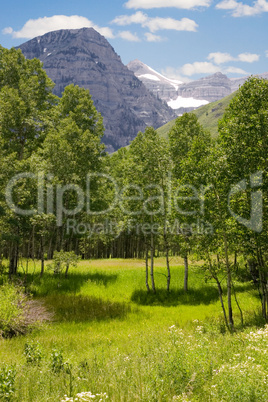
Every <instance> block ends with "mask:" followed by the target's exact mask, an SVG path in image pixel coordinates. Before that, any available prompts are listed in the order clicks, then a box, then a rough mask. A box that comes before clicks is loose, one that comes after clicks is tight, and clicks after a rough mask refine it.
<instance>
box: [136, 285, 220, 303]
mask: <svg viewBox="0 0 268 402" xmlns="http://www.w3.org/2000/svg"><path fill="white" fill-rule="evenodd" d="M218 298H219V295H218V291H217V289H215V288H213V287H209V286H204V287H202V288H200V289H189V290H188V292H185V291H184V290H183V289H176V290H171V291H170V292H167V291H166V289H157V290H156V293H155V294H154V293H153V292H147V291H146V290H135V292H133V293H132V296H131V301H133V302H134V303H136V304H140V305H143V306H178V305H180V304H188V305H199V304H210V303H212V302H214V301H216V300H218Z"/></svg>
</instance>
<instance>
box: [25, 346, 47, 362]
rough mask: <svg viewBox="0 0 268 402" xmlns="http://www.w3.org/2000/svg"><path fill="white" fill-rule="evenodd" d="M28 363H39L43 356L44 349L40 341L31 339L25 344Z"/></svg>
mask: <svg viewBox="0 0 268 402" xmlns="http://www.w3.org/2000/svg"><path fill="white" fill-rule="evenodd" d="M24 355H25V357H26V361H27V363H31V364H36V365H39V364H40V362H41V360H42V357H43V349H42V347H41V345H40V343H39V342H34V341H30V342H27V343H25V345H24Z"/></svg>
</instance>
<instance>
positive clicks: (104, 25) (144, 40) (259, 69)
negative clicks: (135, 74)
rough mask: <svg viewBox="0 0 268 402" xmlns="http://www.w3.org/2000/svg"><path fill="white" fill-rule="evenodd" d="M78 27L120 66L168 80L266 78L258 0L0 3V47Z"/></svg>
mask: <svg viewBox="0 0 268 402" xmlns="http://www.w3.org/2000/svg"><path fill="white" fill-rule="evenodd" d="M84 26H88V27H89V26H92V27H94V28H95V29H96V30H98V31H99V32H100V33H101V34H103V35H104V36H105V37H106V38H107V40H108V41H109V42H110V43H111V45H112V46H113V47H114V49H115V51H116V52H117V53H118V54H119V55H120V56H121V58H122V61H123V63H124V64H127V63H128V62H129V61H131V60H134V59H139V60H141V61H142V62H144V63H146V64H148V65H149V66H150V67H152V68H154V69H155V70H157V71H159V72H162V73H164V74H165V75H167V76H169V77H170V78H177V79H181V80H183V81H188V80H192V79H197V78H199V77H202V76H206V75H210V74H213V73H214V72H217V71H221V72H223V73H225V74H227V75H228V76H229V77H240V76H243V75H248V74H261V73H263V72H267V71H268V66H267V64H268V41H267V33H268V1H266V0H256V1H249V0H242V1H237V0H113V1H111V0H110V1H109V0H94V1H90V0H87V1H86V0H77V1H73V0H64V1H63V0H53V1H52V0H47V1H46V2H39V1H36V0H24V1H23V2H22V1H21V0H16V1H12V0H10V1H4V2H2V4H1V14H0V44H1V45H2V46H4V47H7V48H10V47H12V46H17V45H19V44H21V43H23V42H26V41H27V40H29V39H31V38H33V37H35V36H39V35H41V34H44V33H46V32H48V31H53V30H57V29H63V28H70V29H71V28H81V27H84Z"/></svg>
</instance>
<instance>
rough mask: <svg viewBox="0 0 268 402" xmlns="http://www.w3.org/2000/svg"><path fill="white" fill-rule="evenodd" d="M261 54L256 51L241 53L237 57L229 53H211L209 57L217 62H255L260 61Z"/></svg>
mask: <svg viewBox="0 0 268 402" xmlns="http://www.w3.org/2000/svg"><path fill="white" fill-rule="evenodd" d="M259 58H260V56H259V55H258V54H255V53H241V54H239V55H238V56H237V57H233V56H231V55H230V54H229V53H221V52H216V53H209V55H208V57H207V59H208V60H211V61H213V63H215V64H223V63H228V62H229V61H241V62H244V63H253V62H254V61H258V60H259Z"/></svg>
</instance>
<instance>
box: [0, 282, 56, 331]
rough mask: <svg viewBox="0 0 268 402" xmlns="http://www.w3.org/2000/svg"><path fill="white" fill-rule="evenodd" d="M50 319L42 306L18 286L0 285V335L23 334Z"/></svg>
mask: <svg viewBox="0 0 268 402" xmlns="http://www.w3.org/2000/svg"><path fill="white" fill-rule="evenodd" d="M50 319H52V314H50V313H48V312H47V311H46V309H45V308H44V306H43V305H42V304H41V303H40V302H38V301H33V300H31V299H30V297H29V296H27V295H26V294H25V293H24V292H23V290H22V288H21V287H20V286H17V285H14V284H12V283H5V284H4V285H2V286H0V336H2V337H4V338H8V337H12V336H15V335H19V334H25V333H26V332H28V331H29V330H31V329H33V328H35V327H36V326H38V325H40V324H41V323H42V322H44V321H48V320H50Z"/></svg>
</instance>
